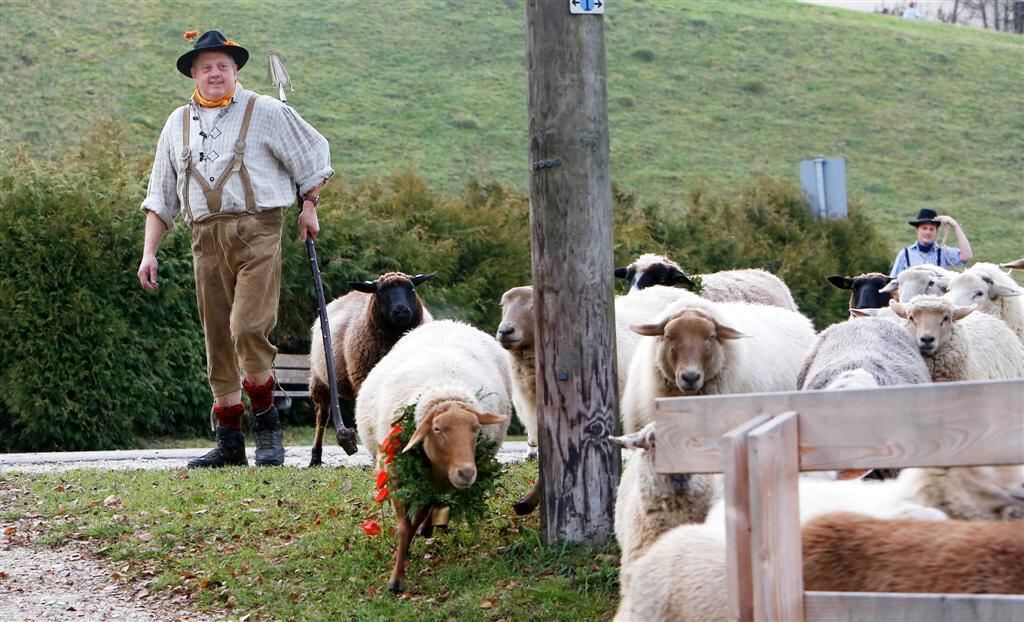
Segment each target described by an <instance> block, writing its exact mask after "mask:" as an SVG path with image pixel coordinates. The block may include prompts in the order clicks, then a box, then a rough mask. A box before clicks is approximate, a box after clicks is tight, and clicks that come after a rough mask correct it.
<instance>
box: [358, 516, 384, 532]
mask: <svg viewBox="0 0 1024 622" xmlns="http://www.w3.org/2000/svg"><path fill="white" fill-rule="evenodd" d="M362 527H363V533H365V534H366V535H368V536H376V535H378V534H379V533H380V532H381V529H380V525H378V524H377V521H375V520H373V519H372V518H371V519H370V520H368V521H366V522H365V523H363V525H362Z"/></svg>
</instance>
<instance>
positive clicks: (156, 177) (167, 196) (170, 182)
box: [141, 114, 181, 229]
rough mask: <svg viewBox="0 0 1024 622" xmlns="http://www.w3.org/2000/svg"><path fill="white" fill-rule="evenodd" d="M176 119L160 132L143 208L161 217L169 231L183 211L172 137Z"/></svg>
mask: <svg viewBox="0 0 1024 622" xmlns="http://www.w3.org/2000/svg"><path fill="white" fill-rule="evenodd" d="M176 118H177V115H175V114H172V115H171V116H170V117H168V119H167V123H165V124H164V129H163V131H162V132H160V140H159V141H158V142H157V146H156V157H155V158H153V171H152V173H150V175H149V186H148V187H147V189H146V198H145V200H143V201H142V207H141V209H142V211H143V212H153V213H154V214H156V215H157V216H159V217H160V220H162V221H164V224H166V225H167V228H168V229H170V228H172V227H173V226H174V220H175V218H177V216H178V212H179V211H180V209H181V206H180V201H179V200H178V172H177V170H176V169H175V167H174V147H173V136H172V134H173V127H174V126H173V122H174V119H176ZM179 123H180V120H179Z"/></svg>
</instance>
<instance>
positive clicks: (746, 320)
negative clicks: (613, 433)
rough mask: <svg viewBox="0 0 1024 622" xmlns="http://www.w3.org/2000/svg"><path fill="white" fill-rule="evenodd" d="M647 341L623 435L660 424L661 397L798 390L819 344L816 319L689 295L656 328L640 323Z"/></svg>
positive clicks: (636, 361) (634, 371)
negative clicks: (806, 360)
mask: <svg viewBox="0 0 1024 622" xmlns="http://www.w3.org/2000/svg"><path fill="white" fill-rule="evenodd" d="M633 330H634V331H635V332H637V333H638V334H640V335H646V336H649V337H652V338H651V339H642V340H641V342H640V344H639V345H638V346H637V348H636V352H635V353H634V355H633V361H632V363H631V364H630V369H629V375H628V377H627V382H626V390H625V391H624V394H623V397H622V417H623V430H624V431H625V432H635V431H637V430H639V429H641V428H643V427H644V426H645V425H646V424H648V423H650V422H651V421H653V420H654V417H653V411H654V400H655V398H660V397H677V396H682V395H724V394H727V393H761V392H769V391H793V390H796V381H797V374H798V373H799V372H800V368H801V365H802V364H803V361H804V358H805V357H806V355H807V352H808V350H810V348H811V345H813V343H814V338H815V335H814V328H813V327H812V326H811V322H810V320H808V319H807V318H806V317H804V316H803V315H801V314H799V313H797V312H795V311H789V310H786V309H782V308H779V307H773V306H769V305H758V304H749V303H743V302H712V301H709V300H703V299H700V298H695V297H693V298H689V299H687V300H682V301H679V302H678V303H675V304H673V305H672V306H670V307H669V308H668V309H667V310H666V311H665V312H664V313H663V314H662V316H661V319H660V321H658V322H657V323H653V324H643V325H634V326H633Z"/></svg>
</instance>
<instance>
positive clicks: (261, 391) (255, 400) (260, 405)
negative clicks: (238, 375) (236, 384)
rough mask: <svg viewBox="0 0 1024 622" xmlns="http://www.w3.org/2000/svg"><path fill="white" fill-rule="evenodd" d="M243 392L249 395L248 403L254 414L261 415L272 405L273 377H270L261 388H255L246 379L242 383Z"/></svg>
mask: <svg viewBox="0 0 1024 622" xmlns="http://www.w3.org/2000/svg"><path fill="white" fill-rule="evenodd" d="M242 386H243V387H245V392H246V393H248V394H249V402H250V403H251V404H252V411H253V412H254V413H261V412H263V411H265V410H266V409H268V408H270V407H271V406H273V405H274V377H273V376H271V377H270V378H269V379H268V380H267V382H266V383H265V384H263V385H261V386H256V385H254V384H252V383H251V382H249V380H248V379H246V380H243V381H242Z"/></svg>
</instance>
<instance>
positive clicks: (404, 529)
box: [388, 501, 430, 594]
mask: <svg viewBox="0 0 1024 622" xmlns="http://www.w3.org/2000/svg"><path fill="white" fill-rule="evenodd" d="M394 506H395V513H396V514H397V515H398V548H397V549H396V550H395V567H394V568H393V569H392V570H391V580H390V581H388V589H389V590H391V591H392V592H394V593H395V594H398V593H400V592H404V591H405V566H406V564H407V563H408V558H409V545H410V544H411V543H412V539H413V536H415V535H416V529H417V528H418V527H419V526H420V525H422V524H423V522H424V521H425V520H426V519H427V517H428V516H429V515H430V506H429V505H428V506H427V507H425V508H422V509H420V510H418V511H417V512H416V516H415V517H414V518H413V519H412V520H409V517H408V515H406V513H405V507H404V506H402V505H401V504H400V503H399V502H397V501H394Z"/></svg>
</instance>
